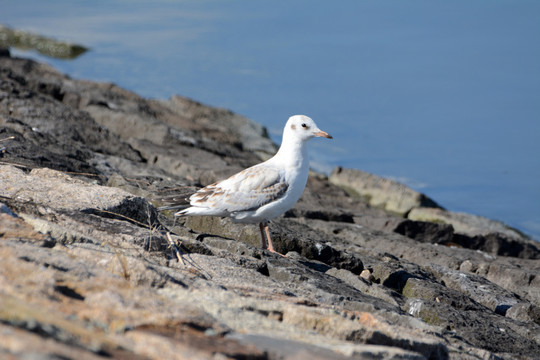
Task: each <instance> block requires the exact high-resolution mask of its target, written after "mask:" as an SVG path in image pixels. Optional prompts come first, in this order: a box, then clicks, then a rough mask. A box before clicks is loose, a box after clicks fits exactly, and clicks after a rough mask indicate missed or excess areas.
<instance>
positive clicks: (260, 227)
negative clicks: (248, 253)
mask: <svg viewBox="0 0 540 360" xmlns="http://www.w3.org/2000/svg"><path fill="white" fill-rule="evenodd" d="M264 227H265V224H263V223H259V229H260V230H261V244H262V248H263V249H264V250H266V249H268V242H267V241H266V235H265V234H264Z"/></svg>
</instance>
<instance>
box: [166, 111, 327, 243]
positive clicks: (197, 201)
mask: <svg viewBox="0 0 540 360" xmlns="http://www.w3.org/2000/svg"><path fill="white" fill-rule="evenodd" d="M316 136H319V137H325V138H329V139H332V136H330V135H329V134H328V133H326V132H324V131H322V130H320V129H319V128H318V127H317V125H316V124H315V122H314V121H313V120H312V119H311V118H309V117H307V116H304V115H295V116H291V117H290V118H289V120H288V121H287V124H286V125H285V128H284V129H283V140H282V142H281V147H280V148H279V150H278V152H277V153H276V155H274V157H272V158H271V159H269V160H267V161H265V162H263V163H260V164H258V165H255V166H252V167H250V168H247V169H245V170H243V171H241V172H239V173H237V174H235V175H233V176H231V177H229V178H228V179H225V180H222V181H219V182H217V183H214V184H211V185H208V186H206V187H204V188H202V189H200V190H199V191H197V192H196V193H195V194H193V195H192V196H191V197H190V198H189V201H190V205H191V207H189V208H187V209H184V210H182V211H179V212H177V213H176V214H175V215H176V216H189V215H207V216H220V217H230V218H231V219H232V220H233V221H234V222H240V223H252V224H253V223H259V226H260V229H261V238H262V245H263V249H268V250H269V251H272V252H275V250H274V247H273V245H272V240H271V238H270V233H269V231H268V221H269V220H271V219H273V218H275V217H277V216H279V215H281V214H283V213H284V212H285V211H287V210H289V209H290V208H291V207H292V206H293V205H294V204H295V203H296V202H297V201H298V199H299V198H300V196H301V195H302V193H303V192H304V188H305V186H306V182H307V177H308V173H309V158H308V154H307V149H306V142H307V140H309V139H311V138H313V137H316Z"/></svg>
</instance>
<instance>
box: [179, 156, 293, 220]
mask: <svg viewBox="0 0 540 360" xmlns="http://www.w3.org/2000/svg"><path fill="white" fill-rule="evenodd" d="M288 188H289V185H288V184H287V182H286V181H285V179H284V176H283V174H282V173H281V172H280V171H278V170H277V169H274V168H271V167H265V166H258V165H256V166H253V167H250V168H248V169H245V170H243V171H241V172H239V173H237V174H235V175H233V176H231V177H230V178H228V179H225V180H223V181H220V182H217V183H214V184H211V185H208V186H207V187H205V188H202V189H201V190H199V191H198V192H196V193H195V194H193V195H192V196H191V197H190V198H189V200H190V204H191V206H195V207H203V208H212V209H215V210H221V211H223V212H228V213H233V212H241V211H249V210H253V209H256V208H258V207H261V206H263V205H265V204H268V203H270V202H272V201H275V200H277V199H279V198H281V197H282V196H283V195H284V194H285V193H286V192H287V189H288Z"/></svg>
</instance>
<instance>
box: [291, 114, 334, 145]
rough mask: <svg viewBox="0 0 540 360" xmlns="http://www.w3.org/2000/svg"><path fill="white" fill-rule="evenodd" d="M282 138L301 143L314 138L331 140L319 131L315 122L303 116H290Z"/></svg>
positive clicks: (328, 135)
mask: <svg viewBox="0 0 540 360" xmlns="http://www.w3.org/2000/svg"><path fill="white" fill-rule="evenodd" d="M283 137H292V138H296V139H298V140H301V141H305V140H309V139H311V138H314V137H324V138H327V139H332V136H331V135H330V134H328V133H327V132H326V131H322V130H321V129H319V127H318V126H317V124H315V121H313V120H312V119H311V118H309V117H307V116H305V115H294V116H291V117H290V118H289V120H288V121H287V124H286V125H285V129H284V130H283Z"/></svg>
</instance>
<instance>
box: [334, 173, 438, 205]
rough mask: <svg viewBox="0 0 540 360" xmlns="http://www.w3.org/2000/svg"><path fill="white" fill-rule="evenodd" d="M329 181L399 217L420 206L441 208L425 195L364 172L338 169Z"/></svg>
mask: <svg viewBox="0 0 540 360" xmlns="http://www.w3.org/2000/svg"><path fill="white" fill-rule="evenodd" d="M329 180H330V182H331V183H333V184H335V185H338V186H341V187H343V188H344V189H346V190H347V191H349V192H351V193H352V194H355V195H357V196H361V197H362V198H364V199H366V201H367V202H368V203H369V204H370V205H372V206H376V207H381V208H383V209H385V210H387V211H389V212H393V213H396V214H399V215H406V214H407V213H408V212H409V211H411V210H412V209H414V208H416V207H420V206H425V207H435V208H440V207H439V205H437V203H435V202H434V201H433V200H431V199H430V198H428V197H427V196H425V195H424V194H421V193H419V192H416V191H414V190H412V189H410V188H408V187H407V186H405V185H403V184H400V183H398V182H396V181H393V180H390V179H385V178H382V177H379V176H376V175H373V174H369V173H366V172H364V171H360V170H355V169H344V168H341V167H338V168H336V169H334V171H332V174H331V175H330V178H329Z"/></svg>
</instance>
